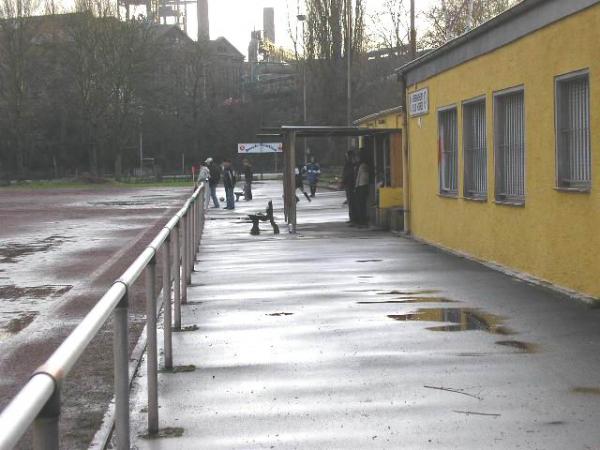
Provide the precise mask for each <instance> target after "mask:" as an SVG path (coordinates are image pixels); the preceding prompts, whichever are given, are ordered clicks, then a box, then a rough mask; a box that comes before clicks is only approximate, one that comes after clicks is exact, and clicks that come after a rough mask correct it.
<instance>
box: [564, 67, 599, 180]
mask: <svg viewBox="0 0 600 450" xmlns="http://www.w3.org/2000/svg"><path fill="white" fill-rule="evenodd" d="M589 98H590V84H589V75H588V73H587V72H579V73H577V74H571V75H567V76H564V77H560V78H557V79H556V166H557V170H556V175H557V182H556V184H557V186H558V187H562V188H575V189H585V190H588V189H590V187H591V182H592V168H591V166H592V164H591V150H590V147H591V145H590V99H589Z"/></svg>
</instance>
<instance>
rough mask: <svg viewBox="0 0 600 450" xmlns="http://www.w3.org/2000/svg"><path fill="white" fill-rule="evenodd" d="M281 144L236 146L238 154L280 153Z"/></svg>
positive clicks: (281, 149)
mask: <svg viewBox="0 0 600 450" xmlns="http://www.w3.org/2000/svg"><path fill="white" fill-rule="evenodd" d="M282 152H283V144H282V143H280V142H271V143H260V144H238V153H244V154H248V153H282Z"/></svg>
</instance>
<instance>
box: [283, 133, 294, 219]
mask: <svg viewBox="0 0 600 450" xmlns="http://www.w3.org/2000/svg"><path fill="white" fill-rule="evenodd" d="M288 136H289V133H283V136H282V140H283V216H284V219H285V223H289V222H288V217H289V203H290V195H293V194H294V193H293V192H292V194H290V180H289V177H290V173H289V164H288V159H289V144H288V142H289V139H288ZM294 191H295V189H294Z"/></svg>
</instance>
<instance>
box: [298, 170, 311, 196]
mask: <svg viewBox="0 0 600 450" xmlns="http://www.w3.org/2000/svg"><path fill="white" fill-rule="evenodd" d="M294 173H295V175H296V190H298V189H300V191H301V192H302V193H303V194H304V196H305V197H306V200H308V201H309V202H310V201H312V200H311V199H310V197H309V196H308V194H307V193H306V191H305V190H304V179H303V178H302V170H301V168H300V166H297V167H296V169H295V171H294ZM299 201H300V199H299V198H298V196H297V195H296V203H298V202H299Z"/></svg>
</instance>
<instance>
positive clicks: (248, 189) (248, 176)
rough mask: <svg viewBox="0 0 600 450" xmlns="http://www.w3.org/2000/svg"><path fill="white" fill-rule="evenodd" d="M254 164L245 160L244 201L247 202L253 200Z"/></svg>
mask: <svg viewBox="0 0 600 450" xmlns="http://www.w3.org/2000/svg"><path fill="white" fill-rule="evenodd" d="M253 177H254V173H252V164H250V161H248V160H247V159H244V199H245V200H246V201H249V200H252V178H253Z"/></svg>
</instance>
